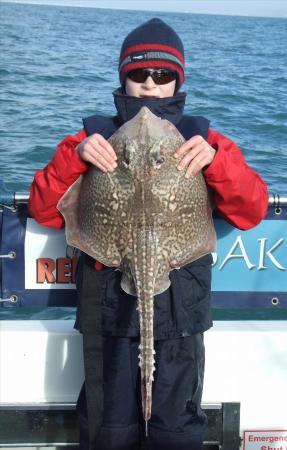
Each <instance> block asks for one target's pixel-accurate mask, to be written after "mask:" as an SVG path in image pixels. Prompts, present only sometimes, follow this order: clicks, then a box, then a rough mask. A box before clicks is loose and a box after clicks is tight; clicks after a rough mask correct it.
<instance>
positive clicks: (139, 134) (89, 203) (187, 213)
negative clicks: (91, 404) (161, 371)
mask: <svg viewBox="0 0 287 450" xmlns="http://www.w3.org/2000/svg"><path fill="white" fill-rule="evenodd" d="M109 142H110V144H111V145H112V147H113V149H114V150H115V152H116V155H117V158H118V168H117V169H116V170H115V171H114V172H111V173H104V172H102V171H100V170H99V169H97V168H95V167H91V168H90V169H89V171H88V172H87V173H86V174H85V175H83V176H82V177H80V178H79V179H78V180H77V181H76V182H75V183H74V184H73V185H72V186H71V187H70V189H69V190H68V191H67V192H66V194H65V195H64V196H63V197H62V199H61V200H60V202H59V204H58V208H59V210H60V212H61V213H62V215H63V216H64V218H65V222H66V237H67V242H68V243H69V245H72V246H74V247H77V248H79V249H80V250H82V251H84V252H85V253H87V254H88V255H90V256H92V257H93V258H95V259H96V260H98V261H100V262H102V263H103V264H105V265H107V266H111V267H117V268H119V269H120V270H121V271H122V280H121V286H122V288H123V289H124V291H126V292H127V293H129V294H132V295H135V296H136V297H137V302H138V305H137V309H138V312H139V321H140V346H139V350H140V352H139V365H140V368H141V392H142V409H143V417H144V419H145V421H146V424H147V422H148V420H149V419H150V417H151V412H152V382H153V379H154V377H153V372H154V370H155V359H154V354H155V351H154V339H153V299H154V296H155V295H156V294H159V293H160V292H163V291H165V290H166V289H167V288H168V287H169V285H170V280H169V272H170V271H171V270H173V269H177V268H180V267H182V266H183V265H185V264H187V263H189V262H192V261H194V260H196V259H198V258H200V257H201V256H203V255H205V254H207V253H210V252H211V251H213V250H214V247H215V231H214V226H213V221H212V209H211V205H210V201H209V197H208V192H207V188H206V184H205V181H204V178H203V176H202V174H201V172H200V173H198V174H197V175H195V176H193V177H191V178H186V177H185V176H184V173H183V172H181V171H179V170H178V169H177V164H178V159H175V158H174V152H175V150H176V149H178V148H179V147H180V146H181V145H182V144H183V143H184V138H183V137H182V135H181V134H180V133H179V131H178V130H177V129H176V128H175V126H174V125H173V124H171V123H170V122H168V121H167V120H161V119H160V118H159V117H157V116H155V115H154V114H152V113H151V112H150V110H149V109H148V108H146V107H143V108H142V109H141V110H140V112H139V113H138V114H137V115H136V116H135V117H134V118H133V119H132V120H130V121H129V122H126V123H125V124H124V125H123V126H122V127H121V128H120V129H118V130H117V131H116V132H115V133H114V135H113V136H112V137H111V138H110V139H109ZM183 157H184V155H182V156H181V158H183ZM179 159H180V158H179Z"/></svg>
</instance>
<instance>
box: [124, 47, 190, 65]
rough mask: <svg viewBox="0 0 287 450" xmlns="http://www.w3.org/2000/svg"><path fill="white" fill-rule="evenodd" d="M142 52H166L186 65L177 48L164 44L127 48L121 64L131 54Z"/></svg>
mask: <svg viewBox="0 0 287 450" xmlns="http://www.w3.org/2000/svg"><path fill="white" fill-rule="evenodd" d="M142 50H145V51H147V52H148V51H149V50H158V51H164V52H168V53H171V54H172V55H175V56H176V57H177V58H178V59H179V60H180V62H181V63H182V64H184V57H183V55H182V53H180V52H179V51H178V50H177V49H176V48H174V47H170V46H169V45H162V44H138V45H133V46H132V47H129V48H127V49H126V50H125V51H124V52H123V53H122V54H121V62H122V61H123V59H124V58H125V57H126V56H127V55H129V54H130V53H135V52H140V51H142Z"/></svg>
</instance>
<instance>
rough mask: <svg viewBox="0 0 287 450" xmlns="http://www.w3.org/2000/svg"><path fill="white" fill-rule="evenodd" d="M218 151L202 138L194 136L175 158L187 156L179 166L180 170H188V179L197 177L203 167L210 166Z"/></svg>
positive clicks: (179, 150)
mask: <svg viewBox="0 0 287 450" xmlns="http://www.w3.org/2000/svg"><path fill="white" fill-rule="evenodd" d="M215 153H216V151H215V150H214V148H212V147H211V146H210V145H209V144H208V142H206V140H205V139H203V137H202V136H193V137H192V138H191V139H189V140H188V141H186V142H185V143H184V144H183V145H182V146H181V147H179V148H178V149H177V150H176V152H175V154H174V157H175V158H178V157H179V156H181V155H183V154H185V156H184V157H183V158H182V160H181V161H180V163H179V165H178V166H177V168H178V170H184V169H185V168H186V167H187V170H186V174H185V176H186V178H189V177H190V176H192V175H196V174H197V173H198V172H199V171H200V170H201V169H203V167H205V166H208V164H210V163H211V162H212V161H213V159H214V156H215Z"/></svg>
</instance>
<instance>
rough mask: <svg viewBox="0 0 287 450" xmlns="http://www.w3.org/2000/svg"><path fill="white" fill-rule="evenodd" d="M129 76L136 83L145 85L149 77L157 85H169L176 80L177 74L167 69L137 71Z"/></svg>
mask: <svg viewBox="0 0 287 450" xmlns="http://www.w3.org/2000/svg"><path fill="white" fill-rule="evenodd" d="M127 76H128V78H129V79H130V80H132V81H134V82H135V83H144V82H145V81H146V80H147V79H148V77H152V79H153V82H154V83H155V84H167V83H170V82H171V81H174V80H175V79H176V74H175V72H172V71H171V70H166V69H135V70H131V71H130V72H129V73H128V75H127Z"/></svg>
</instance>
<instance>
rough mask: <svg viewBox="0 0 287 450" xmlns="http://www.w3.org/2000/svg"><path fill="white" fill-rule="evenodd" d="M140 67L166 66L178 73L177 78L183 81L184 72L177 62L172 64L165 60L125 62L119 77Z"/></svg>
mask: <svg viewBox="0 0 287 450" xmlns="http://www.w3.org/2000/svg"><path fill="white" fill-rule="evenodd" d="M141 67H143V68H146V67H151V68H153V67H158V68H163V67H164V68H167V69H171V70H173V71H174V72H177V73H178V74H179V79H180V83H183V82H184V73H183V70H182V68H181V67H180V66H178V65H177V64H173V63H170V62H166V61H164V62H163V61H152V60H149V61H141V62H135V63H129V64H125V65H124V67H123V68H122V70H121V77H122V76H123V74H125V73H127V72H130V71H131V70H134V69H140V68H141Z"/></svg>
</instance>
